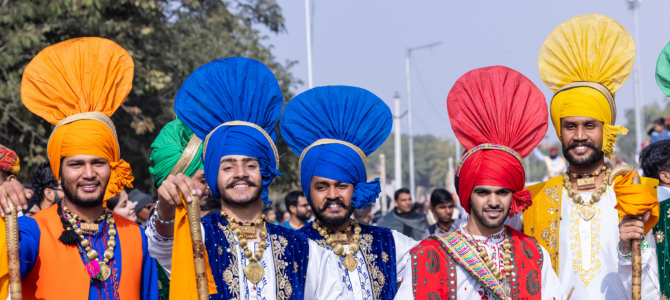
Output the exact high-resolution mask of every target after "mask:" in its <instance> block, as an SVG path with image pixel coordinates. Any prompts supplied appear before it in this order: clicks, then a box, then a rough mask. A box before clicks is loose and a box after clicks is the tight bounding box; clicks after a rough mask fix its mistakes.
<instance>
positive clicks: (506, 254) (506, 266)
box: [456, 226, 512, 295]
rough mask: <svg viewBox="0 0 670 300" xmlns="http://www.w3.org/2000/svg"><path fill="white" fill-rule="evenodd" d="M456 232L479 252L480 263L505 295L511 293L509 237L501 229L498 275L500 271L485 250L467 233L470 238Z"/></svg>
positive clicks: (510, 245)
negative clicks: (501, 266)
mask: <svg viewBox="0 0 670 300" xmlns="http://www.w3.org/2000/svg"><path fill="white" fill-rule="evenodd" d="M464 229H465V230H466V231H467V230H468V229H467V226H465V227H464ZM456 232H458V234H460V235H461V237H462V238H463V239H464V240H466V241H468V242H469V243H470V246H472V247H473V248H475V249H477V251H478V252H479V257H480V258H481V259H482V261H484V265H486V267H487V268H488V269H489V270H490V271H491V273H493V276H494V277H495V278H496V279H497V280H498V282H500V284H501V285H502V287H503V290H504V292H505V294H506V295H509V294H510V292H511V287H510V284H509V278H510V276H511V275H512V266H511V265H510V260H511V259H512V251H510V249H511V248H512V244H511V243H510V242H509V236H508V235H507V233H506V232H505V230H504V229H503V234H504V236H505V240H504V242H503V273H500V270H499V269H498V268H497V267H496V265H495V262H493V261H492V260H491V259H490V258H489V254H488V252H486V248H484V246H482V245H480V244H478V243H476V242H475V238H474V237H473V236H472V234H470V232H469V231H468V235H469V236H470V237H467V236H465V235H464V234H463V232H462V230H456Z"/></svg>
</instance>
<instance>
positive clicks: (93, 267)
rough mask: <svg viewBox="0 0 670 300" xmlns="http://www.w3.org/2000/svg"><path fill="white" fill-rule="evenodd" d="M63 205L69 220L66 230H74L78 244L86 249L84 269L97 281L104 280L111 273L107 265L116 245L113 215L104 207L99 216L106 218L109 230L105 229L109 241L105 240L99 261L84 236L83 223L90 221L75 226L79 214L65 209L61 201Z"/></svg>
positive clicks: (96, 229)
mask: <svg viewBox="0 0 670 300" xmlns="http://www.w3.org/2000/svg"><path fill="white" fill-rule="evenodd" d="M62 206H63V211H64V214H65V217H66V219H67V221H68V222H70V225H71V227H67V228H66V230H73V228H74V232H75V233H76V234H77V235H78V236H79V240H80V242H79V245H80V246H81V248H83V249H84V251H86V258H88V263H87V264H86V270H87V271H88V274H89V276H91V278H92V279H96V280H99V281H105V280H107V279H108V278H109V276H110V275H111V274H112V269H111V268H110V267H109V265H108V264H109V261H110V260H111V259H112V258H113V257H114V247H116V241H115V239H116V238H115V237H116V227H115V226H114V217H113V216H112V212H111V211H109V209H107V207H105V211H104V213H103V214H102V216H101V217H100V221H103V220H105V218H106V219H107V226H109V230H108V231H107V234H109V241H107V250H105V252H104V257H105V258H104V259H103V261H100V259H99V258H98V252H96V251H95V250H93V249H91V243H90V242H89V240H87V239H86V238H85V236H84V233H87V232H84V229H83V227H84V224H91V223H84V222H81V221H80V226H79V227H77V220H78V219H79V216H77V215H73V214H71V213H70V211H69V210H68V209H67V207H66V206H65V203H62ZM93 225H95V226H96V227H95V232H96V233H97V232H98V227H97V226H98V225H97V224H94V223H93Z"/></svg>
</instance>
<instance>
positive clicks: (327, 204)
mask: <svg viewBox="0 0 670 300" xmlns="http://www.w3.org/2000/svg"><path fill="white" fill-rule="evenodd" d="M331 204H339V205H340V206H342V207H343V208H345V209H346V208H348V206H346V205H344V201H342V200H340V199H326V202H325V203H324V204H323V206H322V207H321V208H319V212H320V213H324V212H326V209H328V206H330V205H331Z"/></svg>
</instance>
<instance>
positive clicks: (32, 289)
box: [21, 205, 144, 300]
mask: <svg viewBox="0 0 670 300" xmlns="http://www.w3.org/2000/svg"><path fill="white" fill-rule="evenodd" d="M57 209H58V205H52V206H51V207H49V208H47V209H45V210H42V211H40V212H38V213H36V214H35V215H34V216H33V218H34V219H35V221H36V222H37V225H38V226H39V228H40V247H39V253H38V256H37V260H36V261H35V265H34V266H33V268H32V270H30V272H28V274H26V275H25V277H24V278H23V280H22V282H21V286H22V290H23V299H50V298H52V297H54V295H63V293H64V292H65V291H66V293H67V297H68V299H73V300H77V299H78V300H86V299H88V296H89V295H88V293H89V289H90V285H91V277H90V276H89V275H88V271H86V266H84V262H83V261H82V259H81V256H80V255H79V250H78V249H77V246H67V245H64V244H63V243H61V242H60V241H59V240H58V238H59V237H60V235H61V233H62V232H63V225H62V223H61V221H60V216H58V212H57ZM113 216H114V222H115V224H116V230H117V232H118V233H119V235H118V239H119V241H120V243H119V244H121V258H122V259H121V279H120V282H119V283H118V293H119V296H120V297H121V299H130V300H132V299H139V298H140V283H141V280H142V265H143V263H142V260H143V255H144V254H143V250H142V234H141V233H140V227H139V226H137V224H135V222H133V221H129V220H128V219H126V218H123V217H121V216H119V215H117V214H115V213H114V214H113ZM99 255H100V254H99ZM108 280H111V279H108Z"/></svg>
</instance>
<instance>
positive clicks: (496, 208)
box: [483, 205, 505, 211]
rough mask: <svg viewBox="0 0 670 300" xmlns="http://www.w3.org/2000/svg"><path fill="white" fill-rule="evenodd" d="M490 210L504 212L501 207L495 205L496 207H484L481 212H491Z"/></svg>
mask: <svg viewBox="0 0 670 300" xmlns="http://www.w3.org/2000/svg"><path fill="white" fill-rule="evenodd" d="M491 210H499V211H505V208H504V207H502V205H496V206H488V205H487V206H485V207H484V209H483V211H491Z"/></svg>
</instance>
